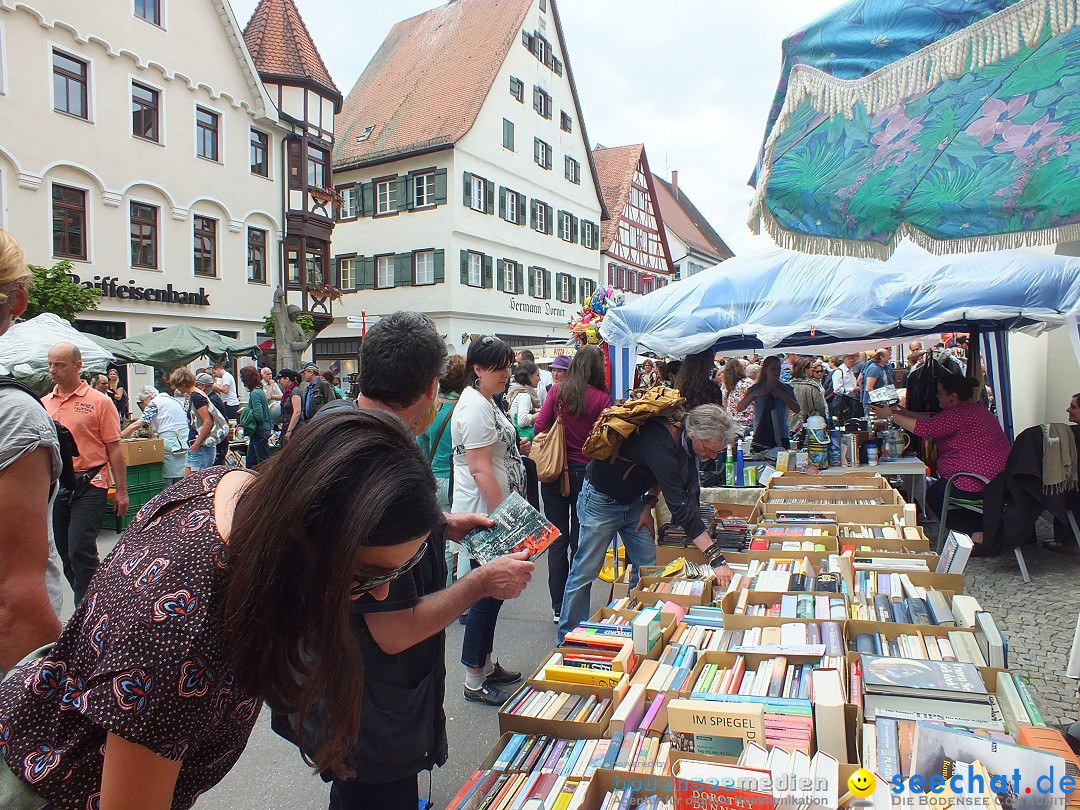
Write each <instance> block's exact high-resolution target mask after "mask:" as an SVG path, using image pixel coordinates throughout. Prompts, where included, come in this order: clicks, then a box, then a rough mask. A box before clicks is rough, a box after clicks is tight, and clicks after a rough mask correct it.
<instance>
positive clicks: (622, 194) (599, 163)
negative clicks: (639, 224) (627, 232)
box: [592, 143, 645, 250]
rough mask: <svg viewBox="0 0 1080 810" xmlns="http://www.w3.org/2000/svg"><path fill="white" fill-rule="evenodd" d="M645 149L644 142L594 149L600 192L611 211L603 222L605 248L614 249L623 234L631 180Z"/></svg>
mask: <svg viewBox="0 0 1080 810" xmlns="http://www.w3.org/2000/svg"><path fill="white" fill-rule="evenodd" d="M644 151H645V147H644V145H642V144H640V143H635V144H630V145H629V146H613V147H611V148H604V147H602V146H600V147H597V148H596V149H593V152H592V156H593V162H594V163H595V164H596V176H597V177H598V178H599V180H600V191H601V193H602V194H603V195H604V205H605V206H607V210H608V214H609V218H608V219H606V220H604V221H603V223H601V225H600V249H601V250H607V249H608V248H610V247H611V245H612V244H613V243H614V242H615V237H616V236H617V235H618V233H619V218H620V217H621V216H622V213H623V211H624V210H625V208H626V203H627V201H628V200H629V199H630V181H632V180H633V179H634V172H636V171H637V167H638V164H639V163H641V156H642V154H643V153H644Z"/></svg>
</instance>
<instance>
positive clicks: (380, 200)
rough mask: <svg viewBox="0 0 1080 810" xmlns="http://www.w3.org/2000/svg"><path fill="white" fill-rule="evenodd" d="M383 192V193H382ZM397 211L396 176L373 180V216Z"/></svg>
mask: <svg viewBox="0 0 1080 810" xmlns="http://www.w3.org/2000/svg"><path fill="white" fill-rule="evenodd" d="M384 192H385V193H384ZM396 213H397V178H396V177H395V178H392V179H390V180H377V181H376V182H375V216H377V217H380V216H386V215H387V214H396Z"/></svg>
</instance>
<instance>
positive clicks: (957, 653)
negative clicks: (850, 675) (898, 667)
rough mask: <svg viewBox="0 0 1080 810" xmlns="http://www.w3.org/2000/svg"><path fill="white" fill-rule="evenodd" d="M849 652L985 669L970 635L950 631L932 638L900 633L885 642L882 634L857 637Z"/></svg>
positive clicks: (972, 636)
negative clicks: (956, 662)
mask: <svg viewBox="0 0 1080 810" xmlns="http://www.w3.org/2000/svg"><path fill="white" fill-rule="evenodd" d="M849 649H850V650H851V652H857V653H860V654H863V655H888V656H892V657H893V658H920V659H926V660H930V661H962V662H964V663H968V664H974V665H975V666H977V667H985V666H989V665H988V664H987V662H986V657H985V656H984V655H983V653H982V650H981V649H979V645H978V643H977V642H976V639H975V636H974V634H972V633H969V632H967V631H963V630H950V631H948V632H947V633H941V634H939V635H933V634H931V633H929V632H926V633H924V632H920V631H916V632H915V633H901V634H899V635H898V636H896V637H895V638H891V639H890V638H887V637H886V636H885V634H884V633H882V632H880V631H879V632H874V633H857V634H856V635H855V637H854V638H853V639H852V640H851V642H850V644H849Z"/></svg>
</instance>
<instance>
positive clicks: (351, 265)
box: [337, 256, 356, 290]
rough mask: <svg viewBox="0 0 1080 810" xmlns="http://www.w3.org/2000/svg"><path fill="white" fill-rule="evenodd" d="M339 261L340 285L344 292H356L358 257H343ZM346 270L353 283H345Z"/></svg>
mask: <svg viewBox="0 0 1080 810" xmlns="http://www.w3.org/2000/svg"><path fill="white" fill-rule="evenodd" d="M337 261H338V283H339V284H340V285H341V289H343V290H355V289H356V257H355V256H342V257H341V258H340V259H338V260H337ZM346 270H347V271H348V273H349V278H350V279H351V282H350V283H348V284H346V283H345V273H346Z"/></svg>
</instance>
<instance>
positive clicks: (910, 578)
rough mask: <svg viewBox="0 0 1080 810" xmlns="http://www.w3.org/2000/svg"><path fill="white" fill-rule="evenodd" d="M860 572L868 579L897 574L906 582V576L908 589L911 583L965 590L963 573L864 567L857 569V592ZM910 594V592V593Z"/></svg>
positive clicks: (902, 581)
mask: <svg viewBox="0 0 1080 810" xmlns="http://www.w3.org/2000/svg"><path fill="white" fill-rule="evenodd" d="M859 574H863V575H864V577H865V578H866V579H867V580H871V579H877V578H878V577H879V576H881V575H885V576H892V575H895V576H897V577H899V578H900V582H901V583H904V578H905V577H906V578H907V582H906V583H904V584H903V587H904V589H905V591H906V590H908V589H909V584H910V585H911V586H914V587H915V588H925V589H927V590H929V589H931V588H932V589H934V590H937V591H951V592H952V593H963V592H964V575H963V574H938V573H936V572H934V571H880V570H876V569H874V568H863V569H860V570H858V571H855V583H854V584H855V585H856V592H858V590H859V589H858V587H857V586H858V582H859ZM908 595H909V596H910V594H908Z"/></svg>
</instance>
